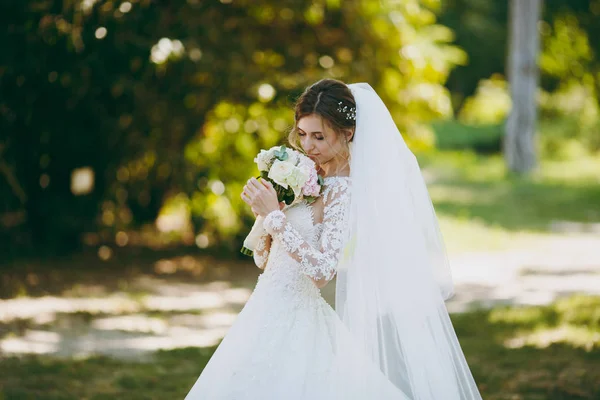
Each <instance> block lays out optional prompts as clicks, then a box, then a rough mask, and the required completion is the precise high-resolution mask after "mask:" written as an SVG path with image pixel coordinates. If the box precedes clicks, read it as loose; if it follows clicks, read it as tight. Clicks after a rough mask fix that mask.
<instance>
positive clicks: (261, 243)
mask: <svg viewBox="0 0 600 400" xmlns="http://www.w3.org/2000/svg"><path fill="white" fill-rule="evenodd" d="M270 252H271V235H269V234H268V233H267V232H264V233H263V234H262V235H261V237H260V239H259V240H258V243H257V244H256V248H255V249H254V252H253V254H252V257H253V258H254V263H255V264H256V266H257V267H258V268H260V269H265V267H266V266H267V261H268V260H269V253H270Z"/></svg>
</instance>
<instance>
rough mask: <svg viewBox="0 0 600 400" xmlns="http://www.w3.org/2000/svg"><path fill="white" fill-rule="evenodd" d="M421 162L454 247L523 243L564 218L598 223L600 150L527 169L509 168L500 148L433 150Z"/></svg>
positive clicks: (583, 227) (557, 229) (556, 228)
mask: <svg viewBox="0 0 600 400" xmlns="http://www.w3.org/2000/svg"><path fill="white" fill-rule="evenodd" d="M419 162H420V165H421V168H422V169H423V171H424V176H425V177H426V180H427V183H428V188H429V191H430V195H431V198H432V201H433V203H434V205H435V209H436V212H437V214H438V217H439V219H440V224H441V226H442V231H443V233H444V237H445V239H446V242H447V246H448V248H449V250H450V251H451V252H458V251H485V250H492V249H494V250H496V249H507V248H515V247H523V246H527V245H528V243H529V241H530V240H536V239H540V238H544V237H546V236H548V235H552V234H557V233H558V234H563V233H565V232H563V231H561V229H565V228H562V227H564V226H568V227H569V228H568V229H569V230H570V231H569V232H568V233H573V232H572V231H573V230H575V231H579V232H583V233H585V232H586V231H588V230H591V229H598V228H596V227H597V226H598V224H599V223H600V179H599V177H600V157H582V158H581V159H578V160H571V161H550V160H541V161H540V165H539V166H538V168H537V169H536V170H535V171H534V172H533V173H532V174H531V175H530V176H526V177H519V176H512V175H511V174H509V173H508V172H507V170H506V168H505V166H504V161H503V159H502V157H501V156H500V155H493V156H483V155H479V154H476V153H473V152H451V151H445V152H433V153H427V154H421V155H419ZM565 222H568V223H570V224H565ZM575 233H577V232H575Z"/></svg>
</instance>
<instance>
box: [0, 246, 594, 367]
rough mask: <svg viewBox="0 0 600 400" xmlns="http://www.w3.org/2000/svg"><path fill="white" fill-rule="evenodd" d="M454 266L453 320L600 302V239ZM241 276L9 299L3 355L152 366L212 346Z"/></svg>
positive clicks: (248, 278)
mask: <svg viewBox="0 0 600 400" xmlns="http://www.w3.org/2000/svg"><path fill="white" fill-rule="evenodd" d="M161 262H165V261H164V260H162V261H161ZM172 262H173V263H175V264H176V262H177V261H176V260H175V261H172ZM188 262H189V260H188ZM451 264H452V268H453V277H454V281H455V286H456V293H457V294H456V296H455V297H454V298H453V299H452V300H450V301H449V302H448V308H449V310H450V311H451V312H462V311H466V310H468V309H470V308H473V307H493V306H495V305H498V304H512V305H519V304H547V303H550V302H552V301H553V300H555V299H556V298H558V297H561V296H567V295H571V294H574V293H588V294H596V295H600V237H599V236H598V235H595V236H594V235H577V236H557V235H553V236H549V237H548V238H545V239H544V240H539V241H537V242H535V243H532V245H531V246H530V247H529V248H528V249H526V250H523V249H519V250H511V251H503V252H485V253H483V252H482V253H466V254H457V255H452V256H451ZM242 268H243V270H244V271H245V272H244V274H243V279H242V280H241V281H239V282H238V283H237V284H233V283H231V282H232V280H231V279H216V280H215V279H213V280H211V281H210V282H198V283H196V282H195V281H194V280H191V279H180V280H178V279H173V278H172V277H170V278H168V279H167V278H162V277H160V276H155V275H149V274H139V275H137V276H136V277H135V278H134V279H132V280H131V281H130V282H128V288H127V290H118V289H114V288H111V289H110V290H107V291H105V292H104V293H103V294H102V295H98V294H95V295H89V296H86V295H81V293H78V294H77V295H68V294H67V295H65V294H64V293H63V294H62V295H56V296H45V297H33V298H32V297H22V298H15V299H9V300H2V301H0V333H1V336H0V353H1V354H4V355H14V354H27V353H37V354H51V355H56V356H61V357H81V356H86V355H90V354H106V355H109V356H113V357H121V358H135V359H139V360H144V359H147V357H148V355H149V354H151V352H153V351H155V350H158V349H172V348H178V347H186V346H200V347H206V346H212V345H214V344H216V343H218V341H219V340H220V339H221V338H222V337H223V335H224V334H225V333H226V332H227V329H228V328H229V326H231V324H232V323H233V321H234V320H235V318H236V315H237V313H238V312H239V311H240V310H241V308H242V307H243V305H244V303H245V302H246V300H247V298H248V296H249V295H250V294H251V291H252V288H253V286H254V283H255V281H256V277H257V275H258V273H259V271H258V270H256V269H253V267H252V266H251V265H247V266H243V267H242ZM128 279H129V278H128ZM83 292H85V290H84V291H83ZM334 292H335V287H334V286H333V285H329V286H328V287H326V288H325V289H324V296H325V297H326V298H327V299H328V300H329V301H331V300H332V299H333V298H334ZM89 293H94V292H93V291H92V292H89ZM132 293H133V294H132Z"/></svg>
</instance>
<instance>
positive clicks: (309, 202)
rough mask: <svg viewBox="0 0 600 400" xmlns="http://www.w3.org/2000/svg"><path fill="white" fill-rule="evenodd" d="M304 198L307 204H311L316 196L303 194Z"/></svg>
mask: <svg viewBox="0 0 600 400" xmlns="http://www.w3.org/2000/svg"><path fill="white" fill-rule="evenodd" d="M304 200H306V203H307V204H312V203H314V202H315V200H317V197H316V196H304Z"/></svg>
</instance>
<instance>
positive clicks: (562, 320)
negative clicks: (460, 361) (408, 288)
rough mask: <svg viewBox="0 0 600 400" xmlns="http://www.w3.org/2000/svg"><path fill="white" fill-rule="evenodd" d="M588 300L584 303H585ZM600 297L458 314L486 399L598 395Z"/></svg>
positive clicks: (468, 354)
mask: <svg viewBox="0 0 600 400" xmlns="http://www.w3.org/2000/svg"><path fill="white" fill-rule="evenodd" d="M583 305H586V306H583ZM596 310H600V297H597V296H572V297H569V298H565V299H562V300H559V301H557V302H555V303H553V304H551V305H548V306H536V307H507V306H502V307H497V308H494V309H492V310H476V311H472V312H469V313H463V314H454V315H452V321H453V323H454V326H455V329H456V332H457V335H458V338H459V340H460V343H461V345H462V347H463V349H464V352H465V355H466V357H467V360H468V362H469V365H470V367H471V370H472V371H473V374H474V376H475V380H476V382H477V383H478V385H479V387H480V389H481V392H482V396H483V398H484V399H492V400H500V399H522V400H530V399H556V400H558V399H567V398H568V399H590V400H591V399H597V398H599V397H600V370H598V368H597V365H598V363H599V362H600V341H599V338H598V336H599V335H600V326H599V324H598V321H599V318H598V311H596Z"/></svg>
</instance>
